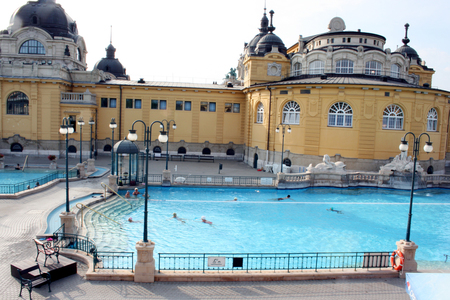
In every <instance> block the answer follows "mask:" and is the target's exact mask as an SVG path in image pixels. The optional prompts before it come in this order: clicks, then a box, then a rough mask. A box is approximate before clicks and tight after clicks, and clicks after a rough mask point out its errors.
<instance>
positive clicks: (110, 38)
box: [109, 25, 112, 45]
mask: <svg viewBox="0 0 450 300" xmlns="http://www.w3.org/2000/svg"><path fill="white" fill-rule="evenodd" d="M109 43H110V44H111V45H112V25H111V30H110V34H109Z"/></svg>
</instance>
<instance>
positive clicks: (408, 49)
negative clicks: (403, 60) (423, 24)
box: [394, 23, 420, 61]
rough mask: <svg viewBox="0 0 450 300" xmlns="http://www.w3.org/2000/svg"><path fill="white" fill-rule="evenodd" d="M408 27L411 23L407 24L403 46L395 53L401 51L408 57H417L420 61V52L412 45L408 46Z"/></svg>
mask: <svg viewBox="0 0 450 300" xmlns="http://www.w3.org/2000/svg"><path fill="white" fill-rule="evenodd" d="M408 28H409V24H408V23H406V24H405V38H404V39H402V42H403V46H401V47H400V48H398V49H397V50H395V51H394V53H401V54H402V55H403V56H405V57H408V58H410V59H417V60H419V61H420V57H419V54H417V51H416V50H414V49H413V48H412V47H410V46H408V43H409V38H408Z"/></svg>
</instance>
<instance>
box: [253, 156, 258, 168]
mask: <svg viewBox="0 0 450 300" xmlns="http://www.w3.org/2000/svg"><path fill="white" fill-rule="evenodd" d="M253 168H254V169H257V168H258V153H255V156H254V157H253Z"/></svg>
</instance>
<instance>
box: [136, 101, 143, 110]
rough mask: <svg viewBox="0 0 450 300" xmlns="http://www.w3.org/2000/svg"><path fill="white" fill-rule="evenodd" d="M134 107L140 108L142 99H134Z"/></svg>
mask: <svg viewBox="0 0 450 300" xmlns="http://www.w3.org/2000/svg"><path fill="white" fill-rule="evenodd" d="M134 108H136V109H141V108H142V100H141V99H135V100H134Z"/></svg>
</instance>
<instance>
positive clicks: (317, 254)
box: [315, 252, 319, 272]
mask: <svg viewBox="0 0 450 300" xmlns="http://www.w3.org/2000/svg"><path fill="white" fill-rule="evenodd" d="M318 260H319V253H318V252H316V268H315V269H316V272H317V262H318Z"/></svg>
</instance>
